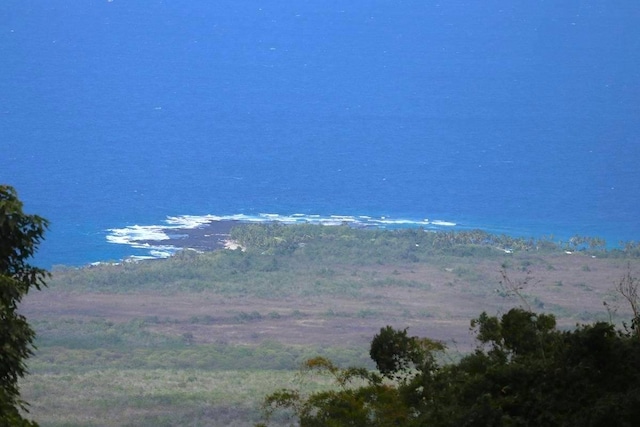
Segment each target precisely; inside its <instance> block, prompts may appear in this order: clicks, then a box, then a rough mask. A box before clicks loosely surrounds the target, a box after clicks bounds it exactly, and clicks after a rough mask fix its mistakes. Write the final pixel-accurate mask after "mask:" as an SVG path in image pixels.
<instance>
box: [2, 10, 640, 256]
mask: <svg viewBox="0 0 640 427" xmlns="http://www.w3.org/2000/svg"><path fill="white" fill-rule="evenodd" d="M0 58H2V59H1V66H0V182H2V183H6V184H10V185H13V186H15V187H16V188H17V190H18V192H19V195H20V197H21V198H22V200H23V201H24V202H25V208H26V210H27V211H29V212H32V213H38V214H40V215H42V216H45V217H47V218H49V219H50V220H51V222H52V226H51V229H50V231H49V233H48V235H47V239H46V241H45V243H44V244H43V245H42V249H41V251H40V253H39V255H38V258H37V262H38V263H40V264H41V265H44V266H45V267H48V266H51V265H54V264H67V265H83V264H86V263H88V262H93V261H101V260H114V259H120V258H122V257H125V256H128V255H132V254H138V253H139V251H138V250H135V249H132V248H129V247H127V246H123V245H116V244H112V243H109V242H108V241H107V236H108V235H109V231H108V230H109V229H113V228H122V227H126V226H131V225H135V224H139V225H152V224H161V223H163V221H164V220H165V219H166V218H167V217H168V216H176V215H207V214H212V215H236V214H243V215H248V216H252V215H253V216H256V215H258V214H260V213H275V214H281V215H291V214H305V215H311V214H318V215H356V216H357V215H367V216H372V217H383V216H384V217H386V218H395V219H412V220H417V221H420V220H422V219H424V218H429V219H438V220H443V221H447V222H453V223H456V224H457V226H456V227H458V228H482V229H485V230H488V231H495V232H505V233H511V234H517V235H530V236H540V235H550V234H553V235H555V236H558V237H559V238H566V237H569V236H571V235H573V234H586V235H594V236H601V237H604V238H606V239H607V241H608V242H609V243H610V244H616V243H617V242H618V241H619V240H638V239H640V221H638V213H640V197H638V196H639V195H640V191H639V190H640V172H639V171H638V163H639V160H640V120H639V119H640V102H639V101H638V100H640V3H638V2H636V1H631V0H624V1H620V2H616V3H615V5H614V4H611V3H607V2H601V1H595V0H594V1H589V0H582V1H577V0H568V1H563V2H554V1H542V0H538V1H531V2H512V1H498V0H487V1H483V2H467V1H452V2H438V1H429V0H421V1H417V0H416V1H409V0H407V1H402V0H398V1H364V0H362V1H350V2H347V1H337V0H335V1H332V0H328V1H324V0H323V1H312V0H307V1H303V0H300V1H289V0H282V1H277V2H264V1H250V0H249V1H236V0H234V1H231V0H220V1H215V2H205V1H193V0H189V1H187V0H164V1H163V0H154V1H146V2H130V1H125V0H111V1H110V0H87V1H82V2H79V1H70V0H55V1H50V2H39V1H36V0H4V1H3V2H2V3H1V4H0Z"/></svg>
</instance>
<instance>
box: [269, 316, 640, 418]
mask: <svg viewBox="0 0 640 427" xmlns="http://www.w3.org/2000/svg"><path fill="white" fill-rule="evenodd" d="M471 326H472V328H473V329H474V330H475V331H476V337H477V340H478V347H477V348H476V350H475V351H474V352H473V353H471V354H468V355H466V356H465V357H463V358H462V359H461V360H460V361H459V362H457V363H450V364H445V365H439V364H438V363H437V360H436V358H435V357H434V353H435V352H437V351H440V350H442V348H443V347H442V345H441V344H438V343H435V342H433V341H430V340H424V339H421V338H418V337H410V336H408V335H407V333H406V330H400V331H398V330H394V329H393V328H390V327H387V328H383V329H382V330H381V332H380V334H379V335H376V337H374V339H373V342H372V348H371V353H370V354H371V356H372V358H374V361H375V362H376V365H377V366H378V368H379V372H380V373H381V374H382V376H381V375H379V374H378V373H377V372H367V371H366V370H362V369H356V368H348V369H338V368H336V367H335V366H333V364H331V362H329V361H326V360H324V359H321V360H320V361H315V362H312V363H311V365H312V366H316V367H322V368H323V369H325V370H328V371H329V372H331V373H332V374H333V375H334V376H335V378H336V383H337V385H338V388H337V389H336V390H331V391H325V392H320V393H312V394H311V395H309V396H301V395H300V393H298V392H296V391H291V390H288V391H287V390H284V391H281V392H278V393H275V394H273V395H271V396H269V397H268V398H267V400H266V401H265V404H266V406H267V407H268V408H269V409H270V410H271V411H274V410H276V409H278V408H288V409H289V410H292V412H293V415H294V417H296V419H297V421H298V422H299V425H300V426H302V427H305V426H320V425H322V426H409V427H413V426H416V427H417V426H429V427H445V426H446V427H454V426H479V427H480V426H482V427H484V426H496V427H502V426H540V427H542V426H545V427H546V426H576V427H577V426H609V425H615V426H629V427H631V426H635V425H637V420H638V419H640V342H639V341H638V340H637V339H636V337H635V334H634V332H633V331H627V332H623V331H616V330H615V328H614V326H613V325H611V324H609V323H604V322H598V323H594V324H592V325H582V326H578V327H577V328H576V329H575V330H572V331H562V330H558V329H556V324H555V318H554V317H553V316H551V315H545V314H536V313H532V312H530V311H527V310H524V309H522V308H514V309H511V310H509V312H507V313H505V314H504V315H502V316H501V317H499V318H498V317H495V316H489V315H487V314H486V313H482V314H481V315H480V316H479V317H478V318H477V319H474V320H472V322H471ZM345 378H349V379H351V378H358V379H359V380H360V383H350V386H348V387H347V386H346V384H347V382H346V381H345Z"/></svg>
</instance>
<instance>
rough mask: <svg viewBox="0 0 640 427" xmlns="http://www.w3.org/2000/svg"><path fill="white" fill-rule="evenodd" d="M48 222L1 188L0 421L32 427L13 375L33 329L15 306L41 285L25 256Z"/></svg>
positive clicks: (21, 368) (19, 371)
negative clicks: (32, 213)
mask: <svg viewBox="0 0 640 427" xmlns="http://www.w3.org/2000/svg"><path fill="white" fill-rule="evenodd" d="M47 225H48V223H47V221H46V220H45V219H44V218H41V217H39V216H37V215H27V214H25V213H24V212H23V211H22V202H20V200H19V199H18V196H17V194H16V191H15V190H14V189H13V188H12V187H9V186H4V185H3V186H0V320H1V323H0V348H1V349H2V351H1V352H0V422H1V423H3V424H6V425H35V424H33V423H31V422H30V421H27V420H25V419H23V418H22V416H21V414H20V411H21V410H23V411H25V410H26V404H25V403H24V402H22V400H21V399H20V392H19V390H18V379H19V378H21V377H23V376H24V375H25V373H26V366H25V359H26V358H27V357H29V356H30V355H31V354H32V343H33V339H34V336H35V333H34V332H33V330H32V329H31V327H30V326H29V323H28V322H27V319H26V318H25V317H24V316H23V315H21V314H20V313H19V312H18V304H19V303H20V301H21V300H22V298H23V297H24V296H25V295H26V294H27V293H28V292H29V290H31V289H32V288H35V289H40V288H41V287H42V286H44V284H45V283H44V279H45V278H46V277H47V272H46V271H44V270H42V269H39V268H37V267H33V266H31V265H30V264H29V263H28V259H29V258H31V256H32V255H33V254H34V253H35V251H36V249H37V248H38V245H39V243H40V242H41V241H42V238H43V235H44V231H45V229H46V228H47Z"/></svg>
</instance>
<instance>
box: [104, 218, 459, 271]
mask: <svg viewBox="0 0 640 427" xmlns="http://www.w3.org/2000/svg"><path fill="white" fill-rule="evenodd" d="M267 222H276V223H280V224H287V225H288V224H319V225H325V226H338V225H349V226H351V227H363V228H366V227H371V228H388V229H398V228H414V227H415V228H424V229H428V230H434V231H435V230H444V229H450V228H453V227H456V226H457V224H456V223H455V222H451V221H444V220H429V219H420V220H413V219H403V218H391V217H378V218H375V217H371V216H366V215H359V216H355V215H310V214H300V213H296V214H291V215H281V214H273V213H260V214H257V215H246V214H236V215H180V216H169V217H167V219H166V220H165V221H164V224H162V225H131V226H127V227H124V228H112V229H109V230H107V236H106V239H107V242H109V243H113V244H120V245H128V246H130V247H131V248H135V249H142V250H145V251H146V252H147V254H146V255H144V256H131V257H130V259H134V260H135V259H159V258H167V257H170V256H171V255H173V254H175V253H176V252H178V251H180V250H183V249H195V250H198V248H196V247H190V246H189V245H188V242H189V237H190V236H189V230H198V229H207V228H209V227H211V228H214V227H213V226H214V225H215V224H216V223H220V224H225V223H226V224H225V225H227V226H231V225H233V224H235V223H238V224H242V223H245V224H250V223H267ZM203 237H206V238H211V239H218V243H221V242H223V240H226V238H228V234H225V233H224V232H221V233H216V232H215V231H213V232H212V233H211V234H204V235H203ZM163 242H164V243H163ZM182 242H184V243H185V245H182V244H181V243H182ZM214 246H215V244H214ZM218 246H222V245H220V244H219V245H218Z"/></svg>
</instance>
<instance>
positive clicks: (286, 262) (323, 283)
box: [21, 227, 640, 426]
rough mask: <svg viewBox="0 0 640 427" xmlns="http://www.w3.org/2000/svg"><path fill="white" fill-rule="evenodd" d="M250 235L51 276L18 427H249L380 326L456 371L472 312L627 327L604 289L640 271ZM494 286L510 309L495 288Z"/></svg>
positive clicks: (416, 245) (39, 304) (560, 252)
mask: <svg viewBox="0 0 640 427" xmlns="http://www.w3.org/2000/svg"><path fill="white" fill-rule="evenodd" d="M291 230H293V231H291ZM249 231H250V232H252V233H253V234H249V235H247V234H246V233H247V232H246V231H244V233H245V235H244V239H245V240H244V241H243V243H244V244H245V245H244V246H245V247H246V251H241V250H235V251H229V250H225V251H218V252H210V253H203V254H197V253H193V252H184V253H182V254H180V255H178V256H175V257H173V258H171V259H168V260H163V261H147V262H140V263H124V264H118V265H106V264H105V265H99V266H94V267H86V268H82V269H74V268H61V267H59V268H56V269H55V271H54V275H53V278H52V280H51V281H50V286H49V287H48V288H46V289H44V290H43V291H41V292H35V293H33V294H30V295H29V296H28V298H27V300H26V301H25V303H24V305H23V309H22V311H23V312H24V314H26V315H27V317H28V318H29V319H30V321H31V322H32V324H33V326H34V327H35V329H36V331H37V333H38V340H37V345H38V350H37V352H36V355H35V356H34V357H33V358H32V359H30V360H29V367H30V372H31V373H30V375H29V376H28V377H27V378H25V379H24V380H23V381H22V383H21V387H22V392H23V396H24V398H25V399H26V400H27V401H28V402H30V403H31V417H32V418H33V419H34V420H36V421H38V422H39V423H40V424H41V425H43V426H63V425H64V426H116V425H117V426H121V425H131V426H144V425H149V426H152V425H153V426H162V425H167V426H168V425H193V426H216V425H229V426H233V425H236V426H245V425H252V424H254V423H255V422H256V421H258V419H259V416H260V403H261V399H262V398H263V397H264V395H266V394H268V393H270V392H273V391H274V390H276V389H278V388H281V387H284V386H289V385H291V383H292V382H294V381H304V384H305V387H306V388H307V389H308V390H314V389H317V388H318V387H326V386H327V384H328V383H327V382H326V381H325V380H323V379H322V378H314V379H309V378H303V377H300V376H299V375H298V374H297V368H298V367H299V366H300V363H301V362H302V361H303V360H305V359H307V358H309V357H312V356H317V355H322V356H326V357H329V358H331V359H332V360H334V361H335V362H336V363H337V364H339V365H342V366H344V365H354V364H355V365H365V366H369V367H371V365H370V362H369V360H368V344H369V342H370V340H371V338H372V337H373V335H374V334H376V333H377V332H378V331H379V329H380V328H381V327H383V326H386V325H392V326H394V327H397V328H405V327H408V328H409V332H410V334H412V335H419V336H426V337H430V338H433V339H438V340H442V341H444V342H445V343H446V344H447V345H448V347H449V349H450V353H449V357H456V355H457V354H459V353H461V352H467V351H469V350H471V349H472V348H473V346H474V342H473V334H472V333H471V332H470V331H469V321H470V319H472V318H473V317H476V316H478V315H479V314H480V313H481V312H482V311H487V312H488V313H490V314H496V313H501V312H505V311H506V310H508V309H509V308H511V307H513V306H516V305H526V306H529V307H530V308H531V309H532V310H534V311H539V312H547V313H553V314H555V315H556V316H557V318H558V321H559V322H558V323H559V324H560V325H561V326H563V327H572V326H574V325H575V324H576V323H586V322H592V321H594V320H609V319H611V320H612V321H614V322H618V323H620V322H622V321H623V320H628V319H629V318H630V313H629V310H628V309H627V307H626V306H625V304H624V301H621V300H620V298H619V296H618V295H617V294H616V293H615V292H614V290H613V289H614V284H615V283H616V282H617V281H619V280H620V278H621V277H622V276H623V274H625V272H627V270H628V269H629V268H630V269H631V271H633V272H637V271H638V270H639V269H640V261H639V260H638V259H637V258H635V257H629V256H626V255H625V254H624V253H608V252H604V251H602V250H598V251H595V252H590V251H566V250H565V249H566V248H562V247H556V246H549V247H547V246H545V247H544V248H541V247H540V245H534V246H527V247H525V248H523V249H522V250H505V248H504V247H503V246H496V245H497V243H496V241H495V240H489V239H486V238H485V239H484V240H482V243H475V242H474V243H472V244H469V243H468V242H466V241H465V242H463V243H460V242H453V244H449V243H447V241H444V243H442V242H443V241H441V240H438V241H437V242H436V241H435V240H434V239H435V237H434V236H433V235H431V234H432V233H422V234H420V233H421V232H414V231H407V232H401V233H397V232H390V231H387V232H381V231H372V230H351V229H348V228H343V227H333V228H328V227H319V228H305V227H298V229H296V227H293V228H286V229H279V228H275V229H257V230H256V229H254V230H249ZM236 237H238V236H236ZM239 238H240V239H242V238H243V235H242V233H240V236H239ZM438 239H441V238H440V237H438ZM434 242H435V243H434ZM567 252H571V253H567ZM503 273H504V274H506V275H507V278H508V279H509V280H510V281H511V282H512V283H514V284H516V285H518V287H519V288H522V289H520V290H519V293H520V294H521V297H519V296H518V295H515V294H514V293H513V292H510V290H509V289H508V287H507V288H505V287H504V286H503V285H501V282H504V277H503ZM603 301H607V302H608V303H609V307H610V310H609V311H608V310H607V309H606V307H605V306H603Z"/></svg>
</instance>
